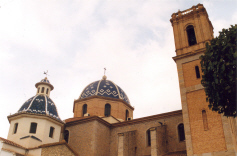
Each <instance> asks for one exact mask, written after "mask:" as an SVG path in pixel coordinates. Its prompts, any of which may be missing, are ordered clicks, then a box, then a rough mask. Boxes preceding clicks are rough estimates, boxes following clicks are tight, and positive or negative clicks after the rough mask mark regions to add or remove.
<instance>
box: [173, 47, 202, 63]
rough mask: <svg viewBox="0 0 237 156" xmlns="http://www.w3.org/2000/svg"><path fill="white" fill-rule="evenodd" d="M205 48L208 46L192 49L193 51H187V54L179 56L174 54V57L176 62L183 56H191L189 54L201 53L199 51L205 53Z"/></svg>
mask: <svg viewBox="0 0 237 156" xmlns="http://www.w3.org/2000/svg"><path fill="white" fill-rule="evenodd" d="M205 50H206V48H202V49H198V50H195V51H191V52H188V53H185V54H181V55H177V56H174V57H172V58H173V60H174V61H175V62H176V61H177V60H180V59H183V58H186V57H189V56H193V55H196V54H199V53H204V52H205Z"/></svg>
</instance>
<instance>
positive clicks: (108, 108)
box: [105, 103, 111, 116]
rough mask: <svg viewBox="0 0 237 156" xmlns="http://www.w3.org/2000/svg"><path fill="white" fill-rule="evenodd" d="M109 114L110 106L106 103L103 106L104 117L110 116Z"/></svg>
mask: <svg viewBox="0 0 237 156" xmlns="http://www.w3.org/2000/svg"><path fill="white" fill-rule="evenodd" d="M110 112H111V105H110V104H108V103H107V104H106V105H105V116H110Z"/></svg>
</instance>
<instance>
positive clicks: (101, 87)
mask: <svg viewBox="0 0 237 156" xmlns="http://www.w3.org/2000/svg"><path fill="white" fill-rule="evenodd" d="M93 95H97V96H103V97H109V98H115V99H122V100H123V101H125V102H126V103H128V104H129V105H130V102H129V99H128V97H127V95H126V94H125V92H124V91H123V90H122V89H121V88H120V87H119V86H118V85H116V84H115V83H113V82H112V81H110V80H105V79H102V80H99V81H95V82H92V83H91V84H89V85H88V86H87V87H86V88H85V89H84V90H83V91H82V93H81V95H80V97H79V99H84V98H87V97H90V96H93Z"/></svg>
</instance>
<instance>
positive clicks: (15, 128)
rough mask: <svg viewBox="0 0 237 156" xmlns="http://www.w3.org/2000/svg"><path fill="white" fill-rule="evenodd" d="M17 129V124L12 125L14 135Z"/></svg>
mask: <svg viewBox="0 0 237 156" xmlns="http://www.w3.org/2000/svg"><path fill="white" fill-rule="evenodd" d="M17 128H18V123H15V125H14V131H13V133H14V134H16V132H17Z"/></svg>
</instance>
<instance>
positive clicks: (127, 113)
mask: <svg viewBox="0 0 237 156" xmlns="http://www.w3.org/2000/svg"><path fill="white" fill-rule="evenodd" d="M128 117H129V111H128V110H127V109H126V113H125V121H127V120H128Z"/></svg>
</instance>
